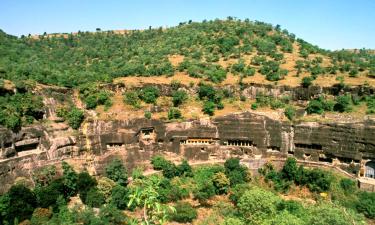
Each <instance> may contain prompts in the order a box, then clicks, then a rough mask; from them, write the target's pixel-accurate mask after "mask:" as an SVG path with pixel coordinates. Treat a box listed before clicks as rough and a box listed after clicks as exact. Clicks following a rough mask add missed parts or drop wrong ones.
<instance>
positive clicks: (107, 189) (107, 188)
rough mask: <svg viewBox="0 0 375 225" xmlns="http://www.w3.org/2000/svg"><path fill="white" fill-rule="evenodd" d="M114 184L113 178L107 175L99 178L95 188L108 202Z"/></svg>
mask: <svg viewBox="0 0 375 225" xmlns="http://www.w3.org/2000/svg"><path fill="white" fill-rule="evenodd" d="M114 186H116V183H115V182H114V181H113V180H111V179H109V178H107V177H101V178H99V180H98V185H97V189H98V192H100V193H101V194H102V195H103V196H104V199H105V202H109V200H110V196H111V192H112V188H113V187H114Z"/></svg>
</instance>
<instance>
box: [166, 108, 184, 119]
mask: <svg viewBox="0 0 375 225" xmlns="http://www.w3.org/2000/svg"><path fill="white" fill-rule="evenodd" d="M181 117H182V114H181V111H180V110H179V109H178V108H174V107H173V108H170V109H169V110H168V119H169V120H173V119H180V118H181Z"/></svg>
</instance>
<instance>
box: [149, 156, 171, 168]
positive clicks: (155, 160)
mask: <svg viewBox="0 0 375 225" xmlns="http://www.w3.org/2000/svg"><path fill="white" fill-rule="evenodd" d="M169 163H170V162H169V161H168V160H166V159H165V158H164V157H163V156H161V155H156V156H153V157H152V158H151V164H152V166H153V168H154V170H162V169H163V168H165V167H166V165H167V164H169Z"/></svg>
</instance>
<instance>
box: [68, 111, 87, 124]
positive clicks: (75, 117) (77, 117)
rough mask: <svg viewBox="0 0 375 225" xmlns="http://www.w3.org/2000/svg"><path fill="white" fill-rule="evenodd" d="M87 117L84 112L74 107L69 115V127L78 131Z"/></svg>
mask: <svg viewBox="0 0 375 225" xmlns="http://www.w3.org/2000/svg"><path fill="white" fill-rule="evenodd" d="M84 118H85V116H84V113H83V111H82V110H80V109H78V108H76V107H73V108H72V110H71V111H70V112H69V113H68V114H67V120H68V124H69V126H71V127H72V128H73V129H78V128H79V127H80V126H81V123H82V122H83V120H84Z"/></svg>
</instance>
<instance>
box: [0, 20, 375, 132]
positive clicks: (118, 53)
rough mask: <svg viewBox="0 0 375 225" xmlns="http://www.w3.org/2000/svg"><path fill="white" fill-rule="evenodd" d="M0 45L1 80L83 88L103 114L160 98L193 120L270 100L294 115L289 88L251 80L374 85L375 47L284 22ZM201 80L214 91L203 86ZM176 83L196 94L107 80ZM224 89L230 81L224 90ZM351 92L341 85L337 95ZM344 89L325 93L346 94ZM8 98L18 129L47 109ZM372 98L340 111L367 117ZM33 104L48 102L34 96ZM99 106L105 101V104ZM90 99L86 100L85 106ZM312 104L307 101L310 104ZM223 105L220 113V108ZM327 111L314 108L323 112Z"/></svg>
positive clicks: (138, 110) (8, 39)
mask: <svg viewBox="0 0 375 225" xmlns="http://www.w3.org/2000/svg"><path fill="white" fill-rule="evenodd" d="M0 52H1V55H0V79H2V80H3V81H5V82H1V83H7V84H8V86H9V85H11V86H12V85H13V86H15V87H16V89H19V90H23V91H21V92H22V93H29V94H30V95H35V94H36V95H38V94H37V92H35V88H36V87H37V86H38V87H48V86H49V87H52V86H62V87H68V88H73V89H75V90H79V94H78V93H77V92H75V93H76V95H75V97H76V98H74V96H73V103H77V102H80V101H81V100H82V102H83V106H84V107H85V108H86V109H96V111H97V114H94V115H97V116H98V118H101V119H116V118H117V119H121V118H129V117H139V116H143V114H144V112H145V111H154V110H152V105H156V106H160V107H159V108H161V111H160V110H159V111H158V112H156V113H154V115H153V117H154V118H167V117H169V116H168V114H167V112H168V111H170V108H171V107H173V106H175V107H179V108H180V110H182V113H181V112H180V113H179V114H182V117H184V118H199V117H202V116H204V115H203V114H208V115H214V114H215V115H223V114H228V113H232V112H237V111H243V110H249V109H250V108H252V109H253V110H254V109H258V108H266V110H265V113H268V112H270V110H269V108H271V111H272V110H275V109H278V108H285V109H287V108H288V105H290V106H291V107H292V108H291V107H289V109H291V111H293V112H292V114H295V113H294V111H295V110H296V109H298V106H297V105H296V104H294V103H293V102H294V101H292V102H290V101H289V100H290V98H291V96H288V94H283V95H281V96H275V95H274V96H265V97H266V99H264V98H263V99H261V97H262V96H258V98H256V96H254V95H253V96H252V97H249V96H248V95H246V94H244V89H245V87H246V86H252V85H258V86H259V85H269V86H267V87H274V88H275V89H277V88H278V87H285V86H286V87H289V88H298V87H301V86H302V87H304V88H309V87H310V86H319V87H321V88H331V87H336V86H339V87H341V89H342V90H344V87H349V88H350V87H362V86H363V87H366V88H370V89H371V88H373V87H375V79H374V76H375V69H374V68H375V66H374V65H375V55H374V51H372V50H365V49H362V50H342V51H335V52H331V51H328V50H324V49H321V48H319V47H318V46H315V45H312V44H310V43H307V42H306V41H304V40H301V39H298V38H296V37H295V35H294V34H292V33H290V32H289V31H287V30H282V29H281V28H280V26H279V25H277V26H272V25H271V24H267V23H263V22H259V21H255V22H252V21H249V20H244V21H240V20H234V19H232V18H230V17H229V18H228V19H227V20H214V21H203V22H199V23H198V22H188V23H180V24H179V25H178V26H176V27H171V28H167V29H162V28H156V29H148V30H127V31H126V32H125V31H123V32H121V31H100V30H98V31H97V32H81V31H79V32H77V33H72V34H50V35H48V34H44V35H39V36H29V37H25V36H22V37H20V38H17V37H13V36H10V35H7V34H5V33H4V32H0ZM202 82H204V84H205V85H206V86H205V87H208V89H212V90H213V91H214V92H215V93H214V94H211V95H210V94H209V93H206V94H203V95H202V93H201V94H199V93H198V92H199V90H200V88H201V87H202V84H203V83H202ZM1 83H0V84H1ZM172 83H175V84H178V85H180V86H183V87H184V88H185V91H186V89H190V90H187V91H188V95H186V93H181V92H177V94H176V95H179V96H175V98H181V99H180V100H179V101H180V103H177V104H174V103H173V104H172V98H173V93H169V94H167V95H165V93H156V92H160V90H147V91H148V93H146V95H148V94H149V92H153V94H151V95H154V98H155V99H148V100H147V99H146V100H145V98H144V97H142V94H141V93H138V92H137V94H136V95H133V96H127V97H126V93H123V92H119V91H113V90H109V89H105V88H104V89H102V88H100V87H103V85H104V86H105V85H108V84H110V85H112V84H113V85H115V86H121V85H125V86H126V87H127V88H128V89H129V90H130V89H131V87H138V88H135V89H139V87H143V86H147V85H161V86H163V85H164V86H170V87H172V86H171V85H172ZM43 85H47V86H43ZM212 87H213V88H212ZM224 87H229V88H227V89H228V90H227V91H225V88H224ZM177 88H179V87H177ZM8 89H9V88H8ZM135 89H134V90H135ZM198 89H199V90H198ZM203 89H204V87H203ZM5 90H6V88H5ZM116 90H118V89H116ZM134 90H130V91H134ZM8 91H9V90H8ZM202 91H204V90H202ZM6 92H7V91H5V93H6ZM271 92H272V91H271ZM349 92H350V91H349ZM196 94H197V95H198V96H197V95H196ZM207 94H208V95H210V96H208V95H207ZM259 94H263V95H265V93H259V91H258V90H257V91H256V95H259ZM343 94H345V93H343V92H342V91H341V92H340V93H338V95H343ZM350 94H353V93H350ZM370 94H371V92H370ZM159 95H162V96H161V98H158V97H159ZM193 96H197V97H193ZM131 97H133V99H130V98H131ZM188 97H189V98H188ZM312 97H314V96H312ZM315 97H316V96H315ZM337 97H338V96H335V95H333V96H325V97H324V98H327V99H331V100H336V101H337V99H336V98H337ZM352 97H353V96H352ZM22 98H24V97H22ZM79 98H80V99H79ZM269 98H271V99H269ZM342 98H345V96H344V97H342ZM347 98H348V97H347ZM32 99H35V98H34V97H33V98H32ZM126 99H127V100H126ZM288 99H289V100H288ZM0 100H2V101H4V102H5V103H4V104H3V106H2V109H1V110H0V113H1V114H2V115H4V118H6V117H14V119H13V120H14V121H6V119H4V118H3V119H2V120H0V124H3V125H5V126H7V127H9V128H12V129H13V128H15V127H19V126H20V125H19V124H21V120H23V121H25V120H26V121H32V120H33V118H34V119H37V118H39V117H40V116H38V115H35V114H36V113H37V111H38V110H37V109H31V108H30V109H28V110H25V112H21V113H20V110H17V109H15V108H17V107H18V106H14V105H17V104H16V103H15V104H13V106H11V105H12V104H10V102H11V101H13V100H12V99H11V97H10V96H8V97H2V99H0ZM254 100H256V101H254ZM292 100H293V99H292ZM306 100H310V99H306ZM312 100H313V99H312ZM25 101H28V100H25ZM280 101H282V102H280ZM322 101H323V100H322V99H320V100H319V103H318V104H320V105H322V106H320V108H326V109H325V111H327V112H329V111H335V110H334V109H333V107H334V104H335V102H332V101H331V102H328V103H329V104H328V106H323V105H327V104H324V103H325V102H324V101H323V102H322ZM327 101H328V100H327ZM343 101H346V102H348V101H349V100H348V99H343ZM361 101H362V102H363V103H360V102H361ZM373 101H374V100H373V96H371V95H370V96H369V95H368V94H367V93H365V94H364V95H362V96H360V97H359V98H354V97H353V99H352V100H350V104H352V105H353V104H354V105H358V107H354V110H353V107H351V110H342V109H340V110H336V111H340V112H343V111H347V112H349V111H351V112H354V113H352V114H353V115H352V117H353V118H356V119H361V118H362V117H363V116H364V115H365V114H366V112H367V113H372V112H373V110H372V108H373ZM141 103H142V104H141ZM211 103H212V104H211ZM71 104H72V102H71V101H70V102H69V101H68V102H65V103H62V104H61V105H60V106H61V107H63V108H64V107H71ZM150 104H151V105H150ZM7 105H8V106H7ZM30 105H39V106H40V105H41V104H40V102H39V103H38V104H36V102H33V103H32V104H30ZM100 105H104V107H97V106H100ZM129 105H130V107H129ZM10 106H11V107H10ZM83 106H82V104H80V105H78V108H80V107H81V108H82V107H83ZM134 106H136V107H134ZM259 106H260V107H259ZM267 107H268V109H267ZM299 107H300V106H299ZM306 107H307V103H305V105H304V106H303V107H302V108H306ZM11 108H13V109H11ZM214 108H217V109H219V110H221V111H216V113H214V111H215V109H214ZM124 109H125V111H124ZM223 109H224V110H223ZM322 110H323V109H317V110H315V109H313V110H312V111H311V110H310V112H313V113H314V112H318V114H322ZM14 111H16V112H17V113H16V112H14ZM32 111H35V112H34V113H33V112H32ZM30 112H31V113H30ZM270 115H272V112H271V113H270ZM94 117H95V116H94ZM180 117H181V115H180V116H177V118H180ZM26 118H28V119H26ZM171 118H174V117H173V116H172V117H171Z"/></svg>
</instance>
